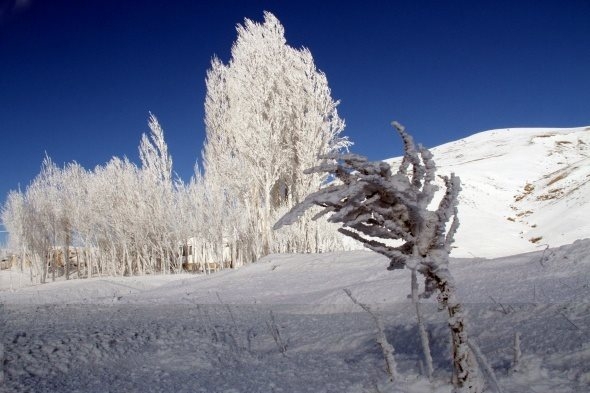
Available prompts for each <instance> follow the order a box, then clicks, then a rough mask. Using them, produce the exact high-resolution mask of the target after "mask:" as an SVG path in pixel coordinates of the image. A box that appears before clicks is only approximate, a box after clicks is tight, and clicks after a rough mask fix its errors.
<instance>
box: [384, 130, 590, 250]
mask: <svg viewBox="0 0 590 393" xmlns="http://www.w3.org/2000/svg"><path fill="white" fill-rule="evenodd" d="M417 142H419V141H417ZM431 151H432V153H433V154H434V160H435V162H436V164H437V167H438V174H440V175H444V174H449V173H451V172H455V174H457V175H459V177H460V178H461V181H462V185H463V190H462V192H461V194H460V197H459V199H460V205H459V219H460V221H461V227H460V228H459V231H458V233H457V236H456V243H455V246H456V248H455V249H454V250H453V252H452V255H453V256H455V257H470V256H471V257H472V256H476V257H498V256H505V255H512V254H517V253H521V252H528V251H534V250H539V249H541V248H542V247H546V245H549V246H551V247H556V246H560V245H563V244H568V243H572V242H573V241H575V240H576V239H581V238H586V237H589V236H590V127H579V128H562V129H555V128H509V129H503V130H491V131H484V132H480V133H477V134H475V135H472V136H470V137H467V138H464V139H460V140H458V141H455V142H450V143H446V144H444V145H441V146H438V147H435V148H432V149H431ZM399 159H400V158H393V159H390V160H388V161H389V162H392V163H394V165H395V163H396V162H399Z"/></svg>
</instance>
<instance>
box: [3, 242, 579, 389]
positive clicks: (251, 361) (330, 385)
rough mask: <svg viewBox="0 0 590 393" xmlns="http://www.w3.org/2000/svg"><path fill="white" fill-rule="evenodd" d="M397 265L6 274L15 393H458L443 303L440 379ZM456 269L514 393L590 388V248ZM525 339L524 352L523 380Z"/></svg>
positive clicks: (364, 262) (295, 258)
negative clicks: (387, 351) (428, 363)
mask: <svg viewBox="0 0 590 393" xmlns="http://www.w3.org/2000/svg"><path fill="white" fill-rule="evenodd" d="M387 265H388V261H387V260H386V259H385V258H384V257H382V256H380V255H378V254H375V253H371V252H369V251H352V252H341V253H326V254H306V255H271V256H268V257H265V258H263V259H261V260H260V261H258V262H256V263H254V264H251V265H248V266H246V267H243V268H241V269H238V270H225V271H222V272H219V273H214V274H212V275H170V276H151V277H150V276H148V277H120V278H107V277H102V278H93V279H79V280H70V281H57V282H55V283H48V284H44V285H36V286H29V287H22V288H20V289H14V288H15V286H14V285H13V286H12V288H13V289H10V288H11V287H10V285H9V283H10V282H11V281H12V282H13V283H14V282H15V280H14V278H15V276H16V275H17V273H16V272H14V271H12V272H9V271H2V272H0V277H2V278H3V280H2V282H3V283H4V284H3V285H5V287H4V290H2V291H0V302H1V304H2V308H3V309H2V310H1V312H2V314H1V315H2V319H1V320H0V325H1V326H0V327H1V329H2V332H3V337H2V344H3V346H4V362H3V371H4V382H3V383H4V385H0V387H1V388H0V391H3V390H2V388H3V389H5V390H4V391H7V392H73V391H75V392H105V391H109V392H232V393H233V392H359V393H360V392H378V391H380V392H398V393H399V392H408V393H425V392H441V393H442V392H446V393H449V392H450V391H451V387H450V386H449V384H448V381H449V380H450V376H451V372H450V359H449V357H450V356H449V354H450V349H449V339H448V338H449V333H448V329H447V325H446V319H445V315H444V312H439V311H438V310H437V307H436V303H435V301H434V299H429V300H425V301H424V313H425V316H426V318H425V319H426V327H427V330H428V333H429V335H430V339H431V344H432V354H433V359H434V366H435V374H434V380H433V382H432V383H429V382H428V380H427V379H426V378H425V377H424V375H423V372H422V371H421V370H422V366H421V364H422V358H423V357H422V353H421V350H420V341H419V336H418V331H417V328H416V320H415V314H414V312H413V308H412V305H411V303H410V302H409V300H408V298H407V295H408V292H409V287H410V274H409V271H407V270H405V271H404V270H402V271H400V270H398V271H393V272H390V271H387V270H386V266H387ZM451 269H452V272H453V274H454V275H455V277H456V280H457V283H458V290H459V295H460V297H461V299H463V300H464V302H465V304H466V308H467V310H468V313H469V321H470V326H469V332H470V334H471V337H472V338H473V339H474V340H475V341H476V342H477V343H478V344H479V346H480V348H481V351H482V352H483V353H484V355H485V356H486V357H487V358H488V361H489V362H490V363H491V365H492V367H493V368H494V370H495V373H496V376H497V378H498V380H499V383H500V385H501V387H502V388H503V391H504V392H513V393H517V392H519V393H520V392H580V393H581V392H587V391H588V386H589V384H590V339H589V338H590V290H589V286H590V240H578V241H576V242H575V243H573V244H571V245H565V246H562V247H559V248H555V249H547V250H543V251H537V252H535V253H528V254H522V255H516V256H511V257H504V258H498V259H483V258H465V259H452V260H451ZM8 275H10V276H12V280H6V279H5V277H6V276H8ZM345 288H347V289H349V290H350V291H351V292H352V294H353V295H354V296H355V297H356V298H357V299H358V300H359V301H360V302H362V303H365V304H368V305H370V306H371V307H372V308H373V310H375V311H376V312H378V314H379V315H380V316H381V318H382V319H383V324H384V326H385V333H386V335H387V337H388V339H389V341H390V343H391V344H392V345H393V347H394V348H395V356H396V361H397V363H398V371H399V374H400V378H399V380H397V381H395V382H393V383H390V382H389V381H388V379H387V374H386V372H385V362H384V360H383V355H382V352H381V350H380V348H379V347H378V344H377V342H376V338H377V335H376V327H375V325H374V323H373V321H372V319H371V316H370V315H368V314H367V313H366V312H364V311H363V310H361V309H360V308H359V307H358V306H356V305H354V304H352V302H351V301H350V299H349V298H348V297H347V296H346V294H345V293H344V291H343V290H344V289H345ZM271 312H272V314H271ZM273 321H274V322H273ZM275 328H276V330H275ZM273 331H278V332H279V335H280V338H278V341H275V339H274V338H273V334H272V332H273ZM516 332H520V334H521V340H522V347H521V351H522V354H523V356H522V359H521V364H520V369H519V371H517V372H514V371H511V367H512V357H513V355H512V342H513V337H514V334H515V333H516ZM275 337H276V336H275ZM283 345H284V346H286V351H284V355H283V353H281V351H280V350H279V348H281V347H282V346H283ZM489 391H493V390H491V389H490V390H489Z"/></svg>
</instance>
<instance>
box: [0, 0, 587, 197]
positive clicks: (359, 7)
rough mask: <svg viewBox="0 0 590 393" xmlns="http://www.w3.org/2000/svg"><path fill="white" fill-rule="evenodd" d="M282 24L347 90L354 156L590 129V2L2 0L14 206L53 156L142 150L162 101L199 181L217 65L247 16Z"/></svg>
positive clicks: (0, 119)
mask: <svg viewBox="0 0 590 393" xmlns="http://www.w3.org/2000/svg"><path fill="white" fill-rule="evenodd" d="M263 10H268V11H271V12H273V13H274V14H275V15H276V16H277V17H278V18H279V20H280V21H281V22H282V23H283V25H284V26H285V30H286V36H287V40H288V42H289V44H290V45H292V46H295V47H301V46H307V47H308V48H310V50H311V52H312V53H313V55H314V57H315V60H316V64H317V66H318V67H319V68H320V69H321V70H323V71H324V72H325V73H326V74H327V77H328V81H329V84H330V86H331V88H332V92H333V97H334V98H336V99H340V100H341V101H342V103H341V105H340V109H339V111H340V114H341V116H342V117H344V118H345V119H346V122H347V128H346V130H345V134H346V135H348V136H350V138H351V139H352V140H353V141H354V142H355V146H354V147H353V151H355V152H357V153H360V154H364V155H368V156H369V157H370V158H372V159H380V158H387V157H391V156H394V155H397V154H399V152H400V142H399V140H398V139H397V138H396V136H395V135H393V133H392V130H391V127H390V126H389V123H390V121H391V120H393V119H396V120H398V121H400V122H402V123H403V124H405V125H406V126H407V127H408V129H409V130H410V132H411V133H413V134H414V136H415V138H416V139H417V140H418V141H419V142H422V143H423V144H425V145H426V146H434V145H438V144H441V143H444V142H448V141H451V140H455V139H458V138H461V137H464V136H467V135H470V134H473V133H475V132H478V131H482V130H486V129H492V128H508V127H524V126H550V127H572V126H586V125H590V1H588V0H556V1H543V0H534V1H533V0H531V1H526V0H512V1H503V0H487V1H476V0H471V1H453V0H449V1H413V0H406V1H370V0H365V1H362V2H361V1H359V2H352V3H350V4H347V3H345V2H342V1H321V0H315V1H307V0H297V1H247V0H242V1H237V0H236V1H222V0H216V1H197V0H195V1H188V0H186V1H173V0H170V1H164V0H150V1H123V0H116V1H115V0H96V1H80V0H69V1H66V0H51V1H47V0H29V1H25V0H18V1H17V0H0V135H1V137H0V146H1V157H2V160H1V164H0V201H4V199H5V196H6V193H7V192H8V190H9V189H15V188H17V187H18V185H19V183H20V185H21V187H22V188H23V189H24V187H26V185H27V184H29V182H30V181H31V179H32V178H33V177H34V176H35V175H36V174H37V173H38V171H39V168H40V164H41V161H42V159H43V156H44V154H45V152H47V153H48V154H49V155H50V156H51V157H52V158H53V159H54V161H55V162H57V163H58V164H60V165H61V164H64V163H66V162H70V161H74V160H75V161H78V162H79V163H81V164H82V165H84V166H85V167H87V168H93V167H94V166H95V165H97V164H103V163H105V162H106V161H108V160H109V159H110V158H111V157H112V156H115V155H116V156H123V155H126V156H128V157H129V158H130V159H132V160H134V161H137V157H138V153H137V146H138V144H139V140H140V136H141V133H142V132H145V131H147V130H148V128H147V124H146V122H147V117H148V111H152V112H153V113H154V114H156V115H157V116H158V118H159V120H160V122H161V124H162V125H163V127H164V131H165V135H166V138H167V141H168V144H169V149H170V152H171V154H172V156H173V160H174V169H175V171H176V172H177V173H178V174H179V175H180V176H181V177H182V178H183V179H185V180H188V179H189V178H190V176H191V174H192V168H193V165H194V163H195V161H196V160H197V159H199V158H200V152H201V148H202V143H203V141H204V138H205V130H204V124H203V103H204V97H205V83H204V80H205V73H206V70H207V69H208V67H209V62H210V60H211V58H212V56H213V55H214V54H216V55H218V56H219V57H221V58H222V59H223V60H224V61H227V60H228V58H229V54H230V48H231V45H232V43H233V41H234V39H235V38H236V32H235V25H236V24H237V23H240V22H242V21H243V20H244V18H245V17H248V18H250V19H254V20H258V21H261V20H262V12H263Z"/></svg>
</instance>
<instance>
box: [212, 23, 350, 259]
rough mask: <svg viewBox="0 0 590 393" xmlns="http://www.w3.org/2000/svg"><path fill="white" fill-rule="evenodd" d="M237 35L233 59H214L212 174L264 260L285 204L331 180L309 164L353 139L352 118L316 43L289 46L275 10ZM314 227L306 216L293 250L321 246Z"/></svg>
mask: <svg viewBox="0 0 590 393" xmlns="http://www.w3.org/2000/svg"><path fill="white" fill-rule="evenodd" d="M237 33H238V37H237V39H236V41H235V42H234V44H233V46H232V50H231V59H230V60H229V62H228V63H227V64H224V63H223V62H222V61H221V60H219V59H217V58H214V59H213V61H212V63H211V69H210V70H209V71H208V73H207V80H206V83H207V96H206V100H205V124H206V129H207V140H206V145H205V149H204V153H203V155H204V166H205V179H206V182H207V183H210V184H213V185H212V186H210V187H211V188H213V189H220V188H221V192H219V193H217V196H216V197H217V198H220V199H222V201H221V202H220V203H223V204H225V206H226V208H227V211H228V213H230V214H229V216H228V222H227V223H226V226H227V227H231V228H232V229H233V230H234V233H235V230H236V229H237V230H238V231H239V232H240V233H241V234H242V235H239V236H238V237H240V238H241V239H243V238H244V237H246V236H248V237H250V238H251V241H250V242H249V248H251V249H252V254H253V255H251V258H256V257H258V256H260V255H263V254H268V253H269V252H272V251H275V250H274V243H273V233H272V229H271V227H272V223H273V222H274V220H275V218H276V217H277V215H278V214H277V212H278V211H279V209H281V208H284V207H290V206H292V205H293V204H295V203H297V202H299V201H301V200H302V199H303V198H304V197H305V195H307V194H308V193H309V192H311V191H315V190H317V189H318V188H319V187H320V185H321V183H322V181H323V180H324V177H323V175H322V174H315V175H314V176H302V172H303V170H304V169H305V168H308V167H310V166H314V165H317V164H318V158H317V157H318V155H322V154H328V153H331V152H335V151H337V150H339V149H341V148H345V147H347V146H348V145H349V142H348V141H347V140H346V138H342V137H340V136H339V135H340V133H341V131H342V130H343V128H344V121H343V120H342V119H341V118H340V117H339V116H338V112H337V109H336V108H337V105H338V102H337V101H334V100H333V99H332V97H331V92H330V88H329V87H328V82H327V79H326V76H325V74H324V73H322V72H321V71H319V70H318V69H317V68H316V66H315V64H314V61H313V57H312V55H311V53H310V51H309V50H308V49H305V48H303V49H295V48H292V47H291V46H289V45H287V42H286V39H285V32H284V28H283V26H282V25H281V23H280V22H279V20H278V19H277V18H276V17H275V16H274V15H273V14H271V13H270V12H265V13H264V22H263V23H257V22H254V21H251V20H249V19H246V20H245V22H244V24H243V25H238V26H237ZM244 216H245V217H246V220H245V222H244V220H243V218H244ZM232 220H234V221H239V225H238V224H237V223H236V224H235V225H234V224H232V223H231V221H232ZM314 225H315V223H313V222H312V221H311V220H310V219H307V220H303V221H302V223H301V224H300V228H299V229H300V230H299V231H297V235H298V236H294V237H293V240H292V242H291V243H290V247H289V248H290V250H289V251H310V250H313V248H314V244H315V243H317V237H313V239H311V238H310V236H309V233H313V232H314V229H313V226H314ZM316 232H317V231H316ZM252 234H255V236H252ZM312 243H313V244H312Z"/></svg>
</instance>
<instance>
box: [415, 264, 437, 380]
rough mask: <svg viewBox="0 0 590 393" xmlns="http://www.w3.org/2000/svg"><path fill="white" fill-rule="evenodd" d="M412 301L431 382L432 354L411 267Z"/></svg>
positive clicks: (427, 374) (416, 279) (416, 280)
mask: <svg viewBox="0 0 590 393" xmlns="http://www.w3.org/2000/svg"><path fill="white" fill-rule="evenodd" d="M412 303H414V307H415V308H416V319H417V321H418V332H419V333H420V341H421V342H422V352H423V353H424V361H425V362H426V376H427V377H428V380H429V381H430V382H432V374H433V372H434V368H433V366H432V355H431V353H430V342H429V340H428V332H427V331H426V328H425V327H424V321H423V319H422V312H421V310H420V302H419V299H418V278H417V277H416V269H412Z"/></svg>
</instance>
